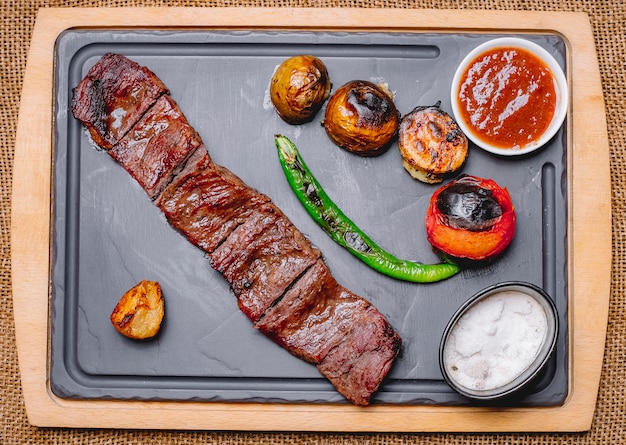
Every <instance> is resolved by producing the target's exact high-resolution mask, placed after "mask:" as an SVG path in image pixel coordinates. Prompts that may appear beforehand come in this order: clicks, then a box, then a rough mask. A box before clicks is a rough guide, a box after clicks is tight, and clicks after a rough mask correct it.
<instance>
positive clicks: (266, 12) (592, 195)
mask: <svg viewBox="0 0 626 445" xmlns="http://www.w3.org/2000/svg"><path fill="white" fill-rule="evenodd" d="M181 25H182V26H183V27H193V28H205V29H241V28H253V29H275V28H283V29H295V30H299V29H309V30H319V29H340V30H350V31H355V30H368V31H376V30H381V29H387V30H395V31H432V30H436V31H441V32H446V31H450V32H454V31H474V30H479V31H482V32H485V31H498V30H499V29H506V30H507V31H510V32H514V31H522V32H535V31H537V32H556V33H560V34H561V35H562V36H563V37H564V39H565V40H566V42H567V45H568V52H569V60H568V65H569V70H568V71H569V72H568V77H569V79H571V84H570V88H571V90H573V91H574V94H573V100H572V103H571V111H572V112H571V113H570V114H569V116H570V118H569V120H568V126H569V132H570V133H569V134H572V135H573V143H572V144H571V146H570V147H569V149H570V153H569V156H568V158H569V169H568V183H569V192H570V197H569V198H570V203H571V205H570V208H569V218H568V243H569V247H568V248H569V254H570V257H569V294H570V302H571V305H570V313H569V319H570V320H571V321H570V327H569V329H570V348H571V349H570V352H571V353H570V357H571V363H570V365H571V367H570V369H571V371H570V374H571V375H570V390H569V396H568V398H567V400H566V401H565V403H564V405H562V406H559V407H547V408H527V409H524V408H511V409H486V408H469V407H441V406H371V407H368V408H365V409H363V408H357V407H352V406H335V405H310V404H298V405H293V404H289V405H282V404H240V403H232V404H231V403H198V402H189V403H188V402H129V401H72V400H64V399H60V398H57V397H56V396H54V395H53V394H52V393H51V392H50V390H49V385H48V378H47V369H48V355H47V354H48V330H49V326H48V319H49V314H48V303H49V269H50V259H49V254H50V253H49V246H50V204H51V203H50V199H51V197H50V180H51V149H52V116H51V114H52V113H51V110H52V92H51V91H52V85H53V72H54V66H53V54H54V45H55V40H56V39H57V37H58V36H59V34H60V33H61V32H63V31H64V30H67V29H71V28H75V27H78V28H92V27H93V28H124V27H128V28H137V27H156V28H180V27H181ZM574 176H575V177H576V180H575V181H574V180H573V178H574ZM11 243H12V257H11V259H12V271H13V304H14V313H15V329H16V340H17V347H18V356H19V363H20V370H21V378H22V390H23V394H24V399H25V405H26V411H27V415H28V419H29V421H30V422H31V423H32V424H33V425H36V426H63V427H99V428H151V429H214V430H218V429H219V430H251V431H255V430H275V431H280V430H285V431H298V430H299V431H347V432H349V431H414V432H435V431H449V432H475V431H485V432H505V431H545V432H548V431H584V430H588V429H589V428H590V426H591V422H592V419H593V413H594V409H595V403H596V398H597V392H598V385H599V380H600V374H601V368H602V359H603V351H604V344H605V335H606V327H607V316H608V304H609V296H610V278H611V277H610V270H611V206H610V176H609V158H608V136H607V131H606V116H605V108H604V99H603V95H602V89H601V81H600V74H599V66H598V61H597V56H596V52H595V46H594V40H593V34H592V30H591V26H590V23H589V20H588V18H587V16H586V15H585V14H582V13H562V12H537V13H535V12H521V11H515V12H513V11H472V10H459V11H455V10H403V9H349V8H337V9H335V8H320V9H317V8H306V9H298V8H295V9H291V8H278V9H271V10H270V9H266V8H124V11H123V12H122V11H120V10H119V9H114V8H111V9H103V8H72V9H62V8H58V9H55V8H50V9H42V10H40V11H39V13H38V16H37V21H36V24H35V27H34V30H33V35H32V41H31V47H30V50H29V55H28V63H27V68H26V73H25V76H24V83H23V92H22V97H21V103H20V114H19V122H18V128H17V138H16V149H15V161H14V170H13V202H12V234H11ZM146 409H148V410H149V411H145V410H146Z"/></svg>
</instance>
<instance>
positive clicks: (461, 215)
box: [426, 175, 515, 263]
mask: <svg viewBox="0 0 626 445" xmlns="http://www.w3.org/2000/svg"><path fill="white" fill-rule="evenodd" d="M426 235H427V237H428V241H429V242H430V244H431V245H432V246H433V247H434V248H435V249H436V250H437V251H439V253H440V254H442V255H443V256H445V257H447V258H449V259H450V260H452V261H461V262H467V261H469V262H470V263H471V262H482V261H491V260H493V259H495V258H496V257H497V256H498V255H500V254H501V253H502V252H503V251H504V249H506V248H507V247H508V245H509V244H510V243H511V241H512V240H513V236H514V235H515V208H514V206H513V202H512V201H511V196H510V195H509V192H508V191H507V189H506V188H501V187H500V186H499V185H498V184H496V182H495V181H493V180H491V179H482V178H478V177H476V176H469V175H463V176H461V177H459V178H458V179H456V180H454V181H452V182H450V183H449V184H447V185H445V186H443V187H441V188H439V189H438V190H437V191H436V192H435V193H434V194H433V196H432V197H431V199H430V205H429V207H428V211H427V213H426Z"/></svg>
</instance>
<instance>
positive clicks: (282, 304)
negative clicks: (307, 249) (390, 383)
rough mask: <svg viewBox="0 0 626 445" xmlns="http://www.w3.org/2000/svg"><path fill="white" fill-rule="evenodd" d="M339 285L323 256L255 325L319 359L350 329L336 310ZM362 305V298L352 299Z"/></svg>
mask: <svg viewBox="0 0 626 445" xmlns="http://www.w3.org/2000/svg"><path fill="white" fill-rule="evenodd" d="M339 294H340V286H339V284H338V283H337V281H336V280H335V279H334V278H333V276H332V275H331V274H330V271H329V270H328V267H326V264H325V263H324V262H323V261H322V260H318V261H317V262H316V263H315V265H313V267H311V268H310V269H309V270H307V271H306V273H305V274H304V275H303V276H302V277H301V278H300V279H299V280H298V281H297V282H296V283H294V285H293V286H292V287H291V288H290V289H289V290H288V291H287V293H286V294H285V296H284V297H283V298H282V299H281V300H280V301H279V302H277V303H276V304H275V305H274V306H273V307H271V308H269V309H268V310H267V311H266V313H265V315H264V316H263V318H261V319H260V320H259V321H258V322H257V323H256V324H255V327H256V328H257V329H259V330H260V331H261V332H263V333H264V334H265V335H267V336H268V337H269V338H271V339H272V340H274V341H275V342H276V343H278V344H279V345H280V346H283V347H284V348H286V349H288V350H289V351H290V352H291V353H292V354H294V355H296V356H298V357H300V358H302V359H304V360H306V361H309V362H311V363H315V364H317V363H319V362H321V361H322V359H323V358H324V357H325V356H326V354H327V353H328V351H329V350H330V349H332V348H334V347H335V346H337V345H338V344H339V342H340V341H341V339H342V338H343V337H344V336H345V335H346V334H347V333H349V332H350V330H351V326H350V320H349V318H348V317H345V314H344V313H343V312H342V311H340V310H339V311H338V310H336V309H337V308H336V304H335V303H336V298H337V296H338V295H339ZM354 303H355V304H354V305H353V308H356V306H358V305H359V304H360V305H361V306H363V307H361V308H360V309H364V307H365V306H367V303H366V302H365V300H361V301H355V302H354Z"/></svg>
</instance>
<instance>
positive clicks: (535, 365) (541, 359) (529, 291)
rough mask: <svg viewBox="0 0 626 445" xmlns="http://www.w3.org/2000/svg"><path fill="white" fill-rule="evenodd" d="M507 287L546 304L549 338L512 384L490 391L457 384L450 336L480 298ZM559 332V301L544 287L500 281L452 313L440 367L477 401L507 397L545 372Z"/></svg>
mask: <svg viewBox="0 0 626 445" xmlns="http://www.w3.org/2000/svg"><path fill="white" fill-rule="evenodd" d="M505 290H518V291H521V292H523V293H525V294H526V295H529V296H531V297H532V298H534V299H535V301H537V302H538V303H539V304H540V305H541V306H542V308H543V309H544V311H545V312H546V320H547V323H548V326H547V332H546V337H545V339H544V341H543V343H542V345H541V347H540V351H539V353H538V354H537V356H536V357H535V359H534V360H533V361H532V363H531V364H530V365H529V366H528V367H527V368H526V369H525V370H524V371H522V372H521V373H520V374H519V375H518V376H516V377H515V378H514V379H513V380H511V381H510V382H509V383H506V384H505V385H503V386H501V387H498V388H494V389H488V390H476V389H471V388H467V387H465V386H463V385H461V384H459V383H457V382H456V380H455V379H454V378H452V377H451V376H450V375H449V374H448V372H447V370H446V366H445V359H444V353H445V348H446V346H447V343H448V338H449V336H450V333H451V332H452V330H453V329H454V327H455V326H456V324H457V322H458V321H459V319H460V318H461V317H462V316H463V315H464V314H465V313H467V311H468V310H470V309H471V308H472V307H474V306H475V305H476V304H478V303H479V302H480V301H483V300H485V299H486V298H488V297H490V296H492V295H494V294H496V293H499V292H502V291H505ZM558 334H559V319H558V311H557V308H556V304H555V303H554V301H553V300H552V298H550V296H549V295H548V293H547V292H546V291H545V290H543V289H542V288H541V287H539V286H536V285H534V284H532V283H527V282H524V281H504V282H501V283H496V284H493V285H491V286H488V287H486V288H484V289H482V290H480V291H478V292H477V293H475V294H474V295H473V296H472V297H470V298H469V299H467V300H466V301H465V302H464V303H463V304H462V305H461V306H460V307H459V308H458V309H457V310H456V312H455V313H454V314H453V315H452V317H451V318H450V320H449V321H448V324H447V325H446V328H445V330H444V332H443V335H442V336H441V342H440V344H439V368H440V370H441V373H442V375H443V377H444V380H445V381H446V383H447V384H448V385H449V386H450V387H451V388H452V389H453V390H455V391H456V392H457V393H459V394H461V395H462V396H465V397H468V398H471V399H476V400H497V399H501V398H505V397H508V396H511V395H513V394H514V393H518V392H519V391H521V390H522V389H523V388H525V387H526V386H528V385H529V384H530V383H531V382H532V381H533V380H534V379H535V377H537V375H538V374H539V373H540V372H541V371H542V369H543V368H544V367H545V365H546V363H547V362H548V360H549V359H550V357H551V356H552V353H553V351H554V348H555V346H556V340H557V337H558Z"/></svg>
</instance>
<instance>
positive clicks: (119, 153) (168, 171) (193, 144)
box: [109, 96, 202, 198]
mask: <svg viewBox="0 0 626 445" xmlns="http://www.w3.org/2000/svg"><path fill="white" fill-rule="evenodd" d="M201 144H202V140H201V139H200V136H199V135H198V133H196V131H195V130H194V129H193V128H192V127H191V126H190V125H189V123H188V122H187V119H186V118H185V116H184V115H183V114H182V113H181V111H180V109H179V108H178V105H177V104H176V102H174V100H172V98H171V97H169V96H161V97H160V98H159V100H157V102H156V103H155V104H154V106H153V107H152V108H150V109H149V110H148V112H147V113H146V114H145V115H144V116H143V117H142V118H141V119H140V120H139V122H137V124H136V125H135V126H134V127H133V128H132V129H131V130H130V131H129V132H128V133H127V134H126V136H124V137H123V138H122V139H121V140H120V141H119V143H118V144H116V145H114V146H113V147H111V149H110V151H109V154H110V155H111V156H113V157H114V158H115V159H116V160H117V161H118V162H119V163H120V164H121V165H122V167H124V168H125V169H126V171H127V172H128V173H130V175H131V176H132V177H133V178H135V179H136V180H137V182H139V184H141V186H142V187H143V189H144V190H145V191H146V193H148V195H149V196H150V197H151V198H154V197H156V196H158V194H159V193H160V192H161V191H162V190H163V189H164V188H165V186H166V185H167V184H168V183H169V182H170V181H171V179H172V177H173V176H174V175H175V174H176V173H177V169H179V168H180V167H182V166H183V165H184V162H185V160H186V159H187V158H188V156H189V155H190V154H192V153H193V152H194V151H195V149H196V148H198V147H199V146H200V145H201Z"/></svg>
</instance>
